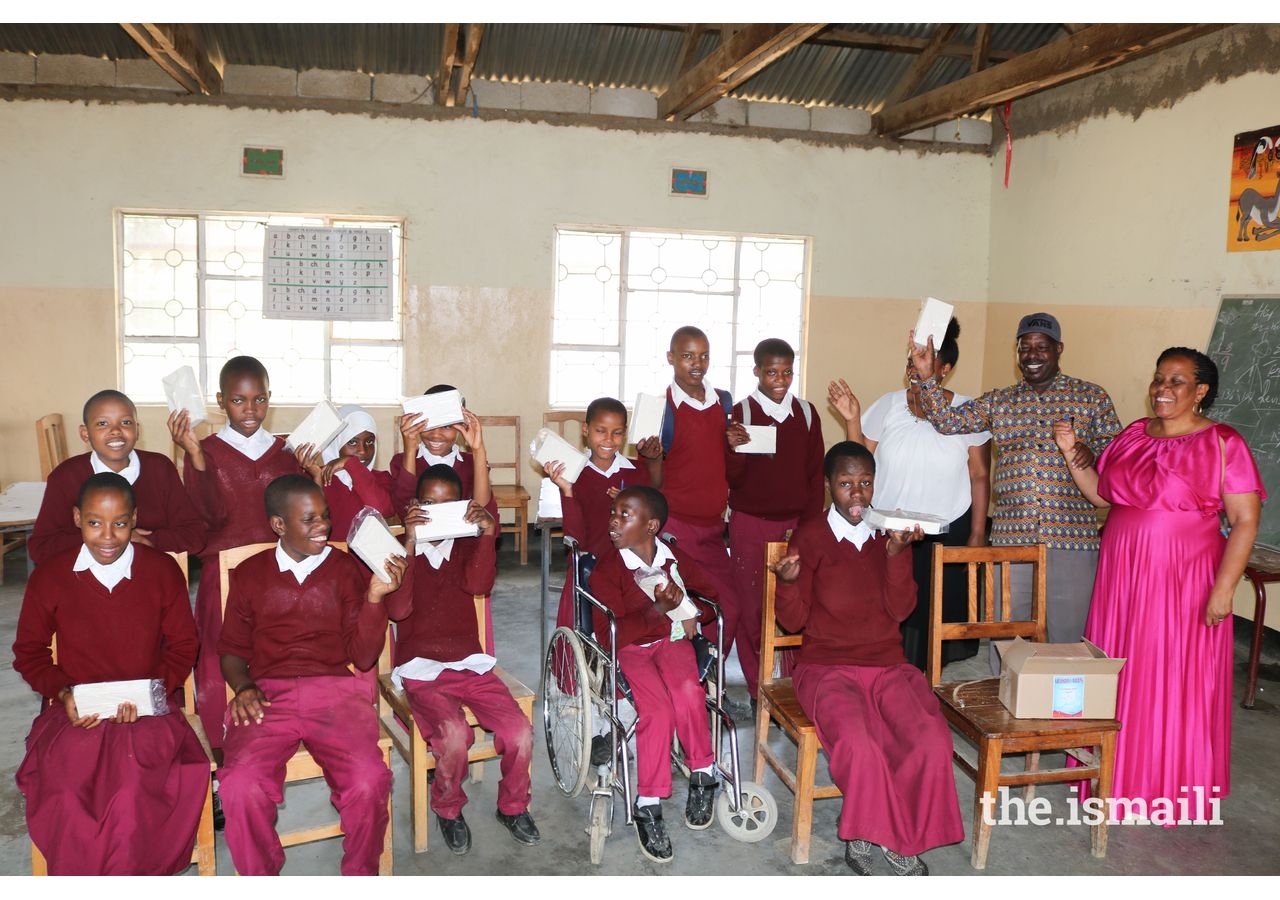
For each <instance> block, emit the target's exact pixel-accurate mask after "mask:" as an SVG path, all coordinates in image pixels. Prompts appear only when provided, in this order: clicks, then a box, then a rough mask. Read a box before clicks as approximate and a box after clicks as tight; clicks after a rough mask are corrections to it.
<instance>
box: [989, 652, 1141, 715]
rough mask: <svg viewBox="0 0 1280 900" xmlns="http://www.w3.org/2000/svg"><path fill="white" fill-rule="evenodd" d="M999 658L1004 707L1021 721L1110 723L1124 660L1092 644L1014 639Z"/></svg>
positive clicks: (1114, 709) (1114, 708) (1001, 699)
mask: <svg viewBox="0 0 1280 900" xmlns="http://www.w3.org/2000/svg"><path fill="white" fill-rule="evenodd" d="M996 648H997V650H998V651H999V653H1000V702H1001V703H1003V704H1004V705H1005V708H1006V709H1008V710H1009V712H1010V713H1012V714H1013V715H1014V716H1016V717H1017V718H1019V719H1112V718H1115V714H1116V679H1117V677H1118V675H1119V673H1120V669H1121V668H1122V667H1123V666H1124V662H1125V661H1124V660H1123V659H1113V658H1111V657H1109V656H1107V654H1105V653H1103V652H1102V651H1101V650H1099V649H1098V648H1097V647H1096V646H1095V645H1093V644H1091V643H1090V642H1089V641H1080V642H1079V643H1076V644H1036V643H1032V642H1030V641H1024V640H1023V639H1022V638H1014V639H1013V640H1012V641H1001V642H998V643H997V644H996Z"/></svg>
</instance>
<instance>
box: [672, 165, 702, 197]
mask: <svg viewBox="0 0 1280 900" xmlns="http://www.w3.org/2000/svg"><path fill="white" fill-rule="evenodd" d="M671 193H673V194H687V195H690V196H693V197H705V196H707V172H706V170H705V169H672V170H671Z"/></svg>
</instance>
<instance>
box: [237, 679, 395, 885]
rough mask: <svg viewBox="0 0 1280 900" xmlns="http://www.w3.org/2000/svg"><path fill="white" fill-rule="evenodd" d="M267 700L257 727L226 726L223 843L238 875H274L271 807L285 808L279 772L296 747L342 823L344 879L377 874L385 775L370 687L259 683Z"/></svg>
mask: <svg viewBox="0 0 1280 900" xmlns="http://www.w3.org/2000/svg"><path fill="white" fill-rule="evenodd" d="M258 687H260V688H261V689H262V691H263V693H265V694H266V695H267V699H268V700H270V701H271V705H270V706H268V707H267V708H266V715H265V717H264V718H263V720H262V722H261V723H260V724H256V725H232V724H231V718H230V716H227V719H226V737H225V739H224V741H223V750H224V752H225V763H224V765H223V768H222V770H221V772H220V773H219V776H218V777H219V782H220V787H219V788H218V793H219V794H220V795H221V796H222V810H223V813H224V814H225V815H226V819H227V825H226V829H225V831H224V835H225V837H226V839H227V847H228V849H230V851H231V861H232V863H234V864H235V867H236V871H237V872H239V873H240V874H241V875H278V874H280V868H281V867H282V866H283V865H284V848H283V847H281V846H280V838H279V836H278V835H277V834H276V807H277V806H279V805H280V804H281V803H283V802H284V772H285V765H286V763H288V761H289V758H290V757H291V756H293V754H294V751H296V750H297V749H298V742H299V741H301V742H302V745H303V746H304V747H306V748H307V750H308V752H310V753H311V755H312V756H313V757H314V758H315V761H316V762H317V763H319V765H320V768H321V769H323V770H324V780H325V781H326V782H328V784H329V789H330V790H331V791H332V800H333V805H334V806H335V807H337V809H338V815H339V817H340V818H341V820H342V833H343V835H345V836H344V837H343V839H342V851H343V852H342V874H343V875H377V874H378V858H379V857H380V856H381V855H382V844H383V839H384V837H385V836H386V832H387V820H388V815H387V797H388V795H389V794H390V793H391V770H390V769H388V768H387V766H386V763H384V762H383V759H382V751H381V750H380V749H379V747H378V716H377V712H376V711H375V709H374V707H373V691H372V690H371V689H370V687H369V685H368V683H366V682H364V681H361V680H359V679H356V678H352V677H351V676H349V675H346V676H334V675H316V676H311V677H308V678H263V679H260V680H259V681H258Z"/></svg>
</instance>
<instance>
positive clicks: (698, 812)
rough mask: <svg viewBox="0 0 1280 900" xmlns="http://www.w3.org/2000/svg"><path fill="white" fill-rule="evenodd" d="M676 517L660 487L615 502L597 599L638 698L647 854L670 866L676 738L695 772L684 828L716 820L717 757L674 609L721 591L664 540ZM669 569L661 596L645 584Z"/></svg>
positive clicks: (601, 627)
mask: <svg viewBox="0 0 1280 900" xmlns="http://www.w3.org/2000/svg"><path fill="white" fill-rule="evenodd" d="M666 520H667V501H666V500H665V499H664V498H663V495H662V494H661V493H660V492H659V491H657V490H656V489H654V488H652V487H628V488H627V489H626V490H624V491H622V492H620V493H619V494H618V496H617V497H615V498H614V500H613V509H612V511H611V513H610V515H609V540H610V542H611V543H612V544H613V548H614V549H613V551H611V552H607V553H605V554H604V555H603V556H602V557H601V559H600V561H599V563H598V564H597V565H596V569H595V572H594V573H592V575H591V589H592V592H593V593H594V594H595V596H596V598H597V599H598V600H599V601H600V602H601V603H602V604H604V605H605V606H607V607H608V608H609V609H610V610H612V612H613V613H614V615H615V616H616V624H617V644H618V667H619V668H620V669H621V670H622V672H623V674H624V675H625V676H626V679H627V681H628V682H629V683H630V685H631V690H632V693H633V695H634V697H635V708H636V715H637V716H638V721H637V724H636V790H637V796H636V806H635V809H634V810H633V814H634V816H635V823H636V832H637V837H638V838H639V840H640V850H641V852H642V853H644V855H645V856H647V857H648V858H649V859H651V860H653V861H654V862H660V863H665V862H670V861H671V858H672V849H671V838H670V836H669V835H668V834H667V829H666V825H665V824H664V823H663V821H662V804H661V798H663V797H670V796H671V739H672V737H673V736H675V737H679V739H680V746H681V747H682V748H683V749H684V761H685V764H686V765H687V766H688V767H689V773H690V774H689V793H688V795H687V796H686V799H685V808H684V821H685V824H686V825H687V826H688V827H689V828H692V829H694V830H695V831H701V830H702V829H705V828H708V827H710V825H711V821H712V818H713V816H714V814H715V806H714V800H715V792H716V787H717V782H716V774H715V766H714V763H715V756H714V754H713V752H712V748H711V730H710V726H709V725H708V722H707V706H706V700H707V697H706V692H705V691H704V690H703V688H702V686H701V685H700V684H699V683H698V666H697V662H696V660H695V657H694V651H693V644H692V642H691V641H688V640H684V638H685V637H686V636H687V635H688V634H689V631H690V630H691V629H687V628H681V627H680V624H679V623H673V622H672V620H671V619H670V618H669V617H668V615H667V613H668V612H670V611H672V610H675V609H676V608H677V607H678V606H680V603H681V601H682V600H683V599H684V598H685V596H686V594H687V592H688V591H690V590H691V591H693V592H695V593H698V594H701V595H702V596H704V597H707V598H708V599H712V600H714V599H715V596H716V595H715V589H714V587H712V585H711V584H710V583H709V582H708V581H707V579H706V578H705V576H704V575H703V574H702V572H701V571H700V569H699V567H698V564H697V563H696V562H695V561H693V560H692V558H691V557H690V556H689V554H687V553H686V552H685V551H684V550H683V549H681V548H680V547H679V546H677V547H676V548H674V549H673V548H671V547H669V546H668V545H667V544H665V543H663V542H662V541H659V540H658V539H657V538H658V534H659V532H661V531H662V527H663V524H664V522H666ZM652 569H661V570H662V572H663V575H664V576H665V579H666V580H665V583H663V584H661V585H660V586H658V587H656V588H655V589H653V590H654V595H653V597H652V598H650V596H649V595H648V594H647V593H646V591H645V590H644V589H642V588H641V586H640V584H639V582H638V581H637V580H636V579H637V576H638V575H640V574H641V573H643V572H644V571H645V570H652ZM595 633H596V635H597V637H598V638H599V639H600V641H601V642H602V643H604V644H606V645H607V644H608V641H609V627H608V621H607V620H606V619H605V617H604V616H603V614H601V613H600V612H599V611H596V613H595Z"/></svg>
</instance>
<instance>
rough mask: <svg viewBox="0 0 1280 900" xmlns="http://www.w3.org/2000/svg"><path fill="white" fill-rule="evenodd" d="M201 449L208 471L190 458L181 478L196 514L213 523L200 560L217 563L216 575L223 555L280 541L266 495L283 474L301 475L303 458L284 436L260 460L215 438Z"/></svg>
mask: <svg viewBox="0 0 1280 900" xmlns="http://www.w3.org/2000/svg"><path fill="white" fill-rule="evenodd" d="M200 446H201V448H203V450H204V461H205V470H204V471H203V472H201V471H199V470H198V469H196V467H195V466H193V465H192V464H191V457H190V456H188V457H186V459H185V460H184V461H183V464H182V480H183V481H184V482H185V483H186V486H187V493H188V494H189V495H190V497H191V502H192V503H193V504H194V505H195V508H196V511H197V512H199V513H200V515H202V516H203V517H204V520H205V522H207V523H208V525H209V539H208V541H207V542H206V543H205V546H204V550H203V552H201V554H200V558H201V559H203V560H205V561H206V564H209V562H210V561H212V565H213V567H214V572H215V573H216V571H217V561H218V553H219V551H222V550H226V549H227V548H229V547H240V546H242V545H244V544H255V543H258V542H260V541H274V540H275V539H276V536H275V534H274V533H273V532H272V531H271V525H270V523H269V522H268V521H267V510H266V507H265V506H263V502H262V495H263V494H265V493H266V490H267V485H269V484H270V483H271V482H273V481H275V480H276V479H277V478H279V477H280V476H281V475H297V474H298V473H299V468H298V460H297V459H296V458H295V457H294V455H293V454H292V453H290V452H289V451H288V450H286V449H285V448H284V441H283V440H281V439H280V438H276V439H275V443H274V444H273V445H272V447H271V449H270V450H268V451H267V452H266V453H264V454H262V456H260V457H258V458H257V459H256V460H252V459H250V458H249V457H247V456H245V455H244V454H243V453H241V452H240V451H239V450H237V449H236V448H235V447H232V446H231V445H230V444H228V443H227V442H226V441H224V440H223V439H222V438H220V437H218V436H217V435H216V434H211V435H209V436H208V437H207V438H205V439H204V440H203V441H201V442H200ZM214 580H215V581H216V578H215V579H214ZM202 583H203V579H202Z"/></svg>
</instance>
